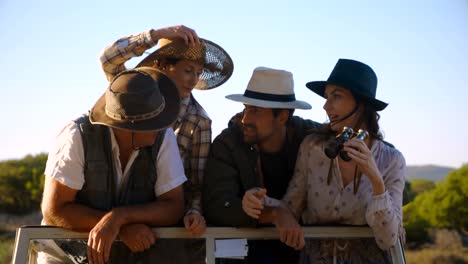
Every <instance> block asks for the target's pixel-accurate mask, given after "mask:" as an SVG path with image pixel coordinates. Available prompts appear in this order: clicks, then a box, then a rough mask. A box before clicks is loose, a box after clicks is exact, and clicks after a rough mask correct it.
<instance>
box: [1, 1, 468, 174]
mask: <svg viewBox="0 0 468 264" xmlns="http://www.w3.org/2000/svg"><path fill="white" fill-rule="evenodd" d="M382 2H383V1H374V0H369V1H311V0H307V1H294V0H293V1H252V0H251V1H244V0H240V1H219V0H218V1H133V2H131V1H88V0H86V1H58V0H57V1H50V0H49V1H47V0H45V1H32V0H30V1H22V0H2V1H0V36H1V41H0V49H1V50H2V58H1V59H0V80H1V86H0V87H1V88H0V89H1V90H0V91H1V95H0V98H1V103H0V113H1V115H2V117H3V118H2V122H1V123H0V160H4V159H10V158H21V157H23V156H24V155H26V154H29V153H31V154H36V153H39V152H47V151H48V150H49V149H50V146H51V144H52V143H53V140H54V137H55V135H57V133H58V132H59V131H60V130H61V128H62V127H63V126H64V125H65V124H66V123H67V122H68V121H69V120H72V119H73V118H75V117H77V116H78V115H80V114H81V113H84V112H86V111H87V110H88V109H90V108H91V106H92V105H93V104H94V102H95V101H96V100H97V98H98V97H99V96H100V95H101V94H102V93H103V92H104V91H105V89H106V85H107V84H106V79H105V77H104V75H103V74H102V72H101V69H100V65H99V62H98V55H99V52H100V51H101V50H102V49H103V48H104V47H105V46H107V45H109V44H111V43H112V42H113V41H115V40H116V39H118V38H120V37H122V36H126V35H130V34H133V33H138V32H141V31H143V30H146V29H149V28H159V27H163V26H171V25H177V24H184V25H186V26H189V27H192V28H194V29H195V30H196V31H197V33H198V34H199V35H200V36H201V37H203V38H207V39H210V40H212V41H214V42H216V43H218V44H220V45H221V46H223V47H224V48H225V49H226V50H227V51H228V52H229V53H230V55H231V57H232V58H233V60H234V63H235V70H234V74H233V76H232V78H231V79H230V80H229V81H228V82H227V83H226V84H224V85H223V86H221V87H219V88H217V89H215V90H212V91H195V92H194V95H195V97H196V98H197V99H198V100H199V101H200V102H201V103H202V105H203V106H204V107H205V109H206V110H207V111H208V113H209V114H210V116H211V118H212V119H213V135H214V136H216V135H217V134H219V132H220V131H221V130H222V129H223V128H224V127H225V126H226V124H227V121H228V119H229V118H230V116H232V115H233V114H234V113H236V112H238V111H240V110H241V109H242V105H241V104H239V103H235V102H231V101H229V100H227V99H225V98H224V96H225V95H227V94H231V93H243V91H244V89H245V87H246V85H247V82H248V80H249V78H250V76H251V73H252V70H253V69H254V68H255V67H257V66H267V67H272V68H279V69H285V70H289V71H291V72H293V74H294V78H295V90H296V97H297V98H299V99H301V100H305V101H308V102H309V103H311V104H312V106H313V108H312V110H308V111H297V112H296V113H297V114H298V115H300V116H302V117H305V118H310V119H314V120H316V121H319V122H325V121H326V115H325V112H324V111H323V109H322V105H323V103H324V100H323V99H321V98H320V97H318V96H317V95H315V94H313V93H312V92H310V91H309V90H307V89H306V88H305V86H304V84H305V83H306V82H308V81H312V80H325V79H326V78H327V77H328V75H329V73H330V71H331V70H332V68H333V66H334V64H335V62H336V61H337V60H338V58H351V59H357V60H361V61H363V62H365V63H367V64H369V65H371V66H372V67H373V68H374V70H375V71H376V72H377V75H378V77H379V86H378V89H377V97H378V98H379V99H381V100H383V101H385V102H388V103H389V106H388V107H387V108H386V109H385V110H384V111H383V112H382V117H381V122H380V124H381V128H382V130H383V131H384V133H385V139H386V140H387V141H390V142H392V143H393V144H394V145H396V146H397V148H398V149H400V151H402V152H403V154H404V155H405V157H406V160H407V163H408V164H409V165H424V164H436V165H445V166H452V167H459V166H461V165H462V164H464V163H466V162H468V140H467V131H468V125H467V124H468V122H467V114H468V110H467V107H466V105H467V103H466V101H467V100H468V1H466V0H450V1H441V0H438V1H432V0H429V1H420V0H417V1H403V0H401V1H400V0H399V1H386V2H385V3H382ZM140 60H141V58H136V59H134V60H132V61H131V62H130V63H128V64H127V65H128V66H134V65H136V63H137V62H139V61H140Z"/></svg>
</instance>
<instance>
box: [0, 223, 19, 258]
mask: <svg viewBox="0 0 468 264" xmlns="http://www.w3.org/2000/svg"><path fill="white" fill-rule="evenodd" d="M14 242H15V234H14V233H13V232H4V231H2V230H0V263H11V256H12V254H13V244H14Z"/></svg>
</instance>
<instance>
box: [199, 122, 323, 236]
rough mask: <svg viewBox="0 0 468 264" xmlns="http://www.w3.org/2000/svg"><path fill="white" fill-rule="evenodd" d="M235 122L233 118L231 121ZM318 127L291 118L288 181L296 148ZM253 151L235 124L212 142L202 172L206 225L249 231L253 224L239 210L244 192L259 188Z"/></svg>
mask: <svg viewBox="0 0 468 264" xmlns="http://www.w3.org/2000/svg"><path fill="white" fill-rule="evenodd" d="M234 119H235V118H234ZM319 126H320V124H318V123H316V122H313V121H310V120H304V119H302V118H300V117H297V116H294V117H293V118H292V119H291V120H290V122H289V125H288V127H287V144H288V145H287V151H288V160H287V161H285V162H287V163H288V171H289V173H288V175H285V177H288V178H289V179H291V177H292V175H293V172H294V166H295V164H296V158H297V152H298V150H299V145H300V144H301V142H302V140H303V139H304V137H305V136H306V135H307V134H308V133H309V132H310V130H311V129H313V128H317V127H319ZM257 159H258V152H257V150H256V149H255V148H254V147H253V146H252V145H249V144H246V143H244V141H243V134H242V130H241V129H240V127H239V121H237V122H236V121H231V122H230V124H229V127H228V128H227V129H225V130H224V131H223V132H221V134H220V135H219V136H217V137H216V138H215V140H214V141H213V144H212V145H211V149H210V154H209V156H208V161H207V164H206V168H205V177H204V183H203V192H202V194H203V208H204V212H205V217H206V220H207V222H208V224H209V225H212V226H235V227H252V226H256V224H257V221H256V220H255V219H253V218H251V217H250V216H248V215H247V214H246V213H245V212H244V211H243V210H242V197H243V196H244V193H245V191H247V190H249V189H251V188H254V187H259V186H260V182H259V176H258V175H257Z"/></svg>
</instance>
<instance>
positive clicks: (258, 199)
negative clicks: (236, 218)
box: [242, 188, 267, 219]
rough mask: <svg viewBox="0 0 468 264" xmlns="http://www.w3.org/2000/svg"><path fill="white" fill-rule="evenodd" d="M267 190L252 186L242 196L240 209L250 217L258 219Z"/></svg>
mask: <svg viewBox="0 0 468 264" xmlns="http://www.w3.org/2000/svg"><path fill="white" fill-rule="evenodd" d="M266 193H267V190H266V189H264V188H252V189H250V190H248V191H246V192H245V194H244V197H242V209H244V212H245V213H246V214H247V215H249V216H250V217H252V218H255V219H258V218H259V217H260V215H261V214H262V210H263V198H264V197H265V195H266Z"/></svg>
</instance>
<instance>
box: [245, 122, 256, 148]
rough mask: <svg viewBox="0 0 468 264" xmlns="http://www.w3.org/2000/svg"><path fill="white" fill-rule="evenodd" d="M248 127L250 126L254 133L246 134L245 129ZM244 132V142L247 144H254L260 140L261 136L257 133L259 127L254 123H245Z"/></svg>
mask: <svg viewBox="0 0 468 264" xmlns="http://www.w3.org/2000/svg"><path fill="white" fill-rule="evenodd" d="M246 128H250V130H251V131H253V132H254V133H252V134H253V135H249V136H246V135H245V134H244V130H245V129H246ZM242 133H243V134H244V142H245V143H247V144H251V145H254V144H257V143H258V142H259V141H260V138H259V137H258V133H257V128H256V127H255V126H254V125H243V127H242Z"/></svg>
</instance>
